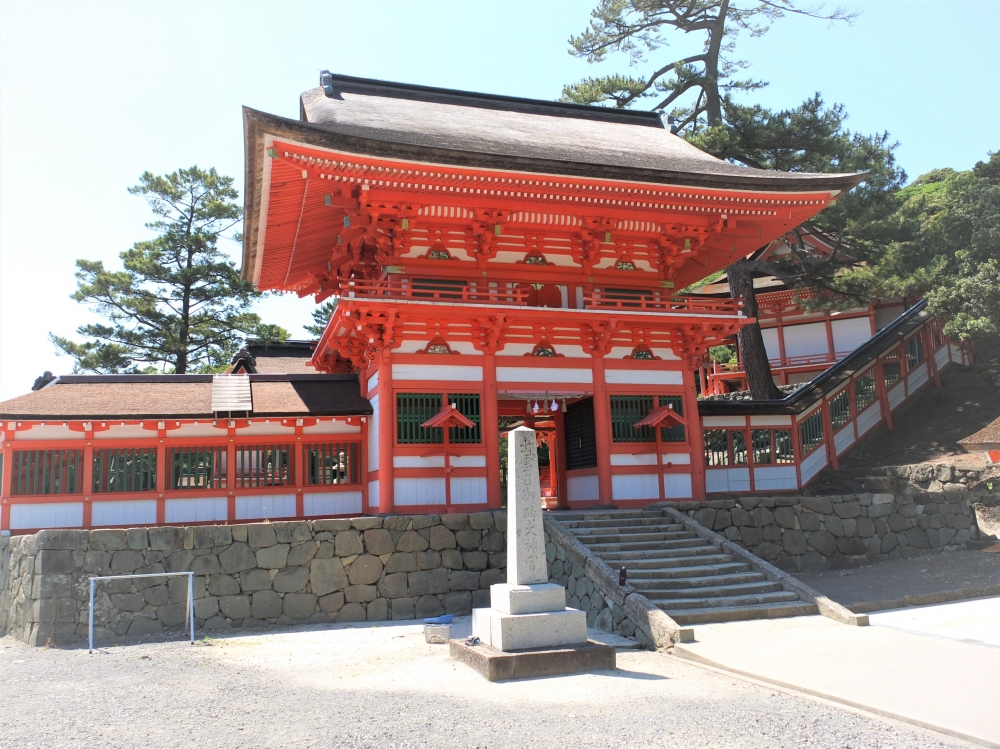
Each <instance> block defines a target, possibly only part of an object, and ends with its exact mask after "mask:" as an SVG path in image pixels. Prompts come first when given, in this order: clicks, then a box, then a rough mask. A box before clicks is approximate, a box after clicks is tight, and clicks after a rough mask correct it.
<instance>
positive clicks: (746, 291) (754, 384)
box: [726, 260, 784, 400]
mask: <svg viewBox="0 0 1000 749" xmlns="http://www.w3.org/2000/svg"><path fill="white" fill-rule="evenodd" d="M726 274H727V276H728V278H729V295H730V296H731V297H732V298H733V299H742V300H743V313H744V314H745V315H746V316H747V317H753V318H756V317H757V294H756V292H755V291H754V288H753V267H752V265H751V263H749V262H747V261H746V260H737V261H736V262H735V263H733V264H732V265H730V266H729V267H728V268H726ZM737 340H738V342H739V356H740V364H742V365H743V371H745V372H746V375H747V385H748V386H749V388H750V396H751V397H752V398H753V399H754V400H773V399H779V398H783V397H784V395H783V394H782V392H781V391H780V390H779V389H778V386H777V385H775V384H774V377H773V376H772V375H771V365H770V363H769V362H768V361H767V349H766V348H764V336H762V335H761V332H760V324H759V323H757V321H756V320H754V322H753V323H751V324H750V325H745V326H743V327H742V328H740V332H739V334H738V336H737Z"/></svg>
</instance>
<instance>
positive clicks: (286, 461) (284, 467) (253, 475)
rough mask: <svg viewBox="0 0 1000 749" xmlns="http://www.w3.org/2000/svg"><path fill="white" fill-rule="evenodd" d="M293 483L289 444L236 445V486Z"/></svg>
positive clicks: (293, 473) (248, 486)
mask: <svg viewBox="0 0 1000 749" xmlns="http://www.w3.org/2000/svg"><path fill="white" fill-rule="evenodd" d="M294 483H295V471H294V470H293V469H292V446H291V445H237V446H236V488H237V489H252V488H256V487H262V486H291V485H293V484H294Z"/></svg>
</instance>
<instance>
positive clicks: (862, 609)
mask: <svg viewBox="0 0 1000 749" xmlns="http://www.w3.org/2000/svg"><path fill="white" fill-rule="evenodd" d="M991 596H1000V585H987V586H985V587H980V588H976V587H969V588H957V589H955V590H942V591H938V592H937V593H917V594H915V595H910V596H903V597H902V598H887V599H886V600H884V601H861V602H859V603H852V604H850V605H848V607H847V608H848V609H850V610H851V611H853V612H854V613H855V614H869V613H871V612H873V611H886V610H889V609H902V608H906V607H907V606H929V605H930V604H934V603H947V602H948V601H962V600H965V599H968V598H989V597H991Z"/></svg>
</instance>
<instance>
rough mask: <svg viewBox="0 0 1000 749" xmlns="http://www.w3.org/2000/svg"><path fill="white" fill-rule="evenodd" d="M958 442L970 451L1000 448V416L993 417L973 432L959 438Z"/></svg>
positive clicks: (990, 450)
mask: <svg viewBox="0 0 1000 749" xmlns="http://www.w3.org/2000/svg"><path fill="white" fill-rule="evenodd" d="M958 444H960V445H961V446H962V447H964V448H965V449H966V450H968V451H970V452H975V451H978V450H985V451H986V452H992V451H994V450H1000V418H998V419H994V420H993V421H992V422H990V423H989V424H987V425H986V426H985V427H983V428H982V429H980V430H979V431H978V432H976V433H975V434H971V435H969V436H968V437H966V438H964V439H960V440H959V441H958Z"/></svg>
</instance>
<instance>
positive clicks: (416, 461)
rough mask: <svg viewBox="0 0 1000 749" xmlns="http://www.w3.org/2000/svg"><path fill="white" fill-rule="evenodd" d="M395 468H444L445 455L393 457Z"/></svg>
mask: <svg viewBox="0 0 1000 749" xmlns="http://www.w3.org/2000/svg"><path fill="white" fill-rule="evenodd" d="M392 466H393V468H444V456H443V455H428V456H426V457H425V456H422V455H393V456H392Z"/></svg>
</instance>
